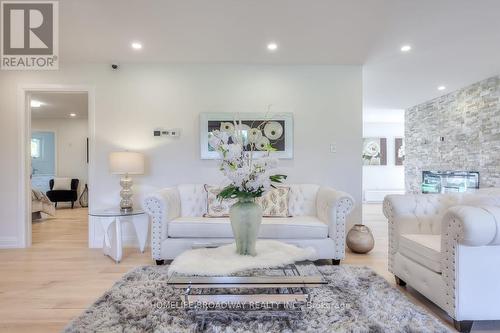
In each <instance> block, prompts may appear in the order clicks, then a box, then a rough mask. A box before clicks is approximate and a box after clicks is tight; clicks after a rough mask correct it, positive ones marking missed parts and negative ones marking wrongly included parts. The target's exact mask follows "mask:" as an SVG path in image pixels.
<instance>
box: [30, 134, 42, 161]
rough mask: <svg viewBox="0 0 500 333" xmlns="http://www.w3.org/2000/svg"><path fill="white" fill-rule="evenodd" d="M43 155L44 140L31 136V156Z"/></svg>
mask: <svg viewBox="0 0 500 333" xmlns="http://www.w3.org/2000/svg"><path fill="white" fill-rule="evenodd" d="M40 157H42V140H40V139H37V138H31V158H40Z"/></svg>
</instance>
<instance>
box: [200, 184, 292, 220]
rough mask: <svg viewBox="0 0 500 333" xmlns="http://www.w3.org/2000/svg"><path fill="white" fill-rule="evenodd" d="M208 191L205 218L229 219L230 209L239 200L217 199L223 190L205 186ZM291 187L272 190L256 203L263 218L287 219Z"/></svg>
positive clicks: (257, 199)
mask: <svg viewBox="0 0 500 333" xmlns="http://www.w3.org/2000/svg"><path fill="white" fill-rule="evenodd" d="M205 190H206V191H207V213H206V214H204V216H205V217H227V216H229V209H230V208H231V206H232V205H233V204H235V203H236V202H237V201H238V199H224V200H222V201H221V200H220V199H218V198H217V194H219V193H220V191H221V188H220V187H218V186H210V185H205ZM289 192H290V188H289V187H277V188H272V189H271V190H269V191H268V192H267V193H266V194H264V195H263V196H262V197H260V198H256V200H255V202H256V203H257V204H258V205H260V206H261V207H262V216H264V217H287V216H290V215H289V213H288V193H289Z"/></svg>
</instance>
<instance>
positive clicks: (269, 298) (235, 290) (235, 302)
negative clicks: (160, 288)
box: [167, 261, 327, 329]
mask: <svg viewBox="0 0 500 333" xmlns="http://www.w3.org/2000/svg"><path fill="white" fill-rule="evenodd" d="M167 283H168V284H169V285H171V286H172V287H174V288H179V289H182V291H183V293H182V299H181V302H182V303H183V305H184V307H185V308H186V309H187V311H188V312H189V313H190V314H192V315H193V316H194V317H195V318H196V320H197V323H198V325H199V329H204V327H205V320H206V318H207V317H208V316H212V315H213V314H216V313H221V312H224V314H225V315H227V314H228V313H229V314H232V315H234V316H243V315H244V317H245V318H249V317H253V316H254V317H257V316H259V317H262V316H269V317H282V318H285V319H287V320H288V319H290V318H291V317H300V316H301V314H302V311H303V309H304V307H305V306H306V305H307V303H308V302H309V301H310V296H309V293H308V289H309V288H317V287H320V286H322V285H325V284H326V283H327V282H326V280H325V279H324V277H323V276H322V274H321V272H320V271H319V270H318V269H317V268H316V266H314V264H313V263H311V262H309V261H305V262H301V263H295V264H291V265H286V266H283V267H278V268H271V269H255V270H249V271H245V272H241V273H236V274H233V275H230V276H213V277H208V276H185V275H178V274H176V273H174V274H172V275H171V276H170V278H169V279H168V282H167Z"/></svg>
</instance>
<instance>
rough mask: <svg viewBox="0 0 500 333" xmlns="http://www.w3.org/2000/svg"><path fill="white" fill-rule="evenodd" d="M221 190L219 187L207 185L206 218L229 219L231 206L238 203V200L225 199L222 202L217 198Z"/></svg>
mask: <svg viewBox="0 0 500 333" xmlns="http://www.w3.org/2000/svg"><path fill="white" fill-rule="evenodd" d="M221 190H222V189H221V188H220V187H218V186H210V185H205V191H207V213H206V214H205V216H206V217H227V216H229V209H230V208H231V206H232V205H233V204H234V203H235V202H237V201H238V199H224V200H222V201H221V200H220V199H219V198H217V194H219V193H220V191H221Z"/></svg>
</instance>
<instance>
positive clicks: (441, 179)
mask: <svg viewBox="0 0 500 333" xmlns="http://www.w3.org/2000/svg"><path fill="white" fill-rule="evenodd" d="M478 188H479V172H477V171H423V172H422V193H451V192H473V191H475V190H477V189H478Z"/></svg>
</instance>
